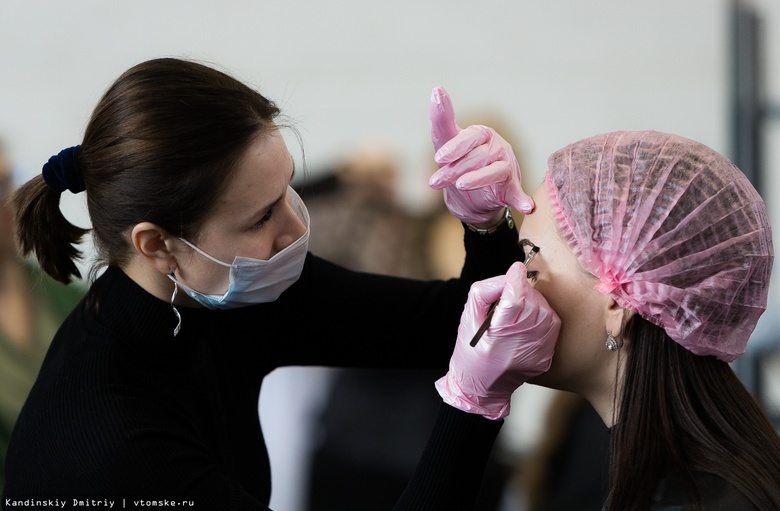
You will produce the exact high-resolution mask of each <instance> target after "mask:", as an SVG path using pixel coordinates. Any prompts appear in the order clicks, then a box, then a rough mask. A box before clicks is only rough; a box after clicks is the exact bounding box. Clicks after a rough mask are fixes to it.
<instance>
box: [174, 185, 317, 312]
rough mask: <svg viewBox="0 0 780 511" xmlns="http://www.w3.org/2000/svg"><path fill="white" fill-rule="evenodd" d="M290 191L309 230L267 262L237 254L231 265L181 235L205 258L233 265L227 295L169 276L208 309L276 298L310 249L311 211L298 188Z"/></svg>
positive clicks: (298, 273)
mask: <svg viewBox="0 0 780 511" xmlns="http://www.w3.org/2000/svg"><path fill="white" fill-rule="evenodd" d="M287 192H288V193H289V194H290V196H291V200H290V206H291V207H292V208H293V210H294V211H295V213H296V214H297V215H298V218H300V220H301V222H303V224H304V225H305V226H306V232H304V233H303V235H302V236H301V237H300V238H298V239H297V240H295V241H294V242H293V243H291V244H290V245H289V246H287V247H285V248H284V249H283V250H282V251H281V252H278V253H276V254H274V255H273V256H272V257H271V258H270V259H268V260H267V261H263V260H261V259H252V258H251V257H238V256H237V257H236V258H235V259H233V264H228V263H225V262H223V261H220V260H219V259H217V258H215V257H212V256H210V255H209V254H207V253H206V252H204V251H202V250H201V249H199V248H198V247H196V246H195V245H193V244H192V243H190V242H189V241H187V240H185V239H182V238H179V239H180V240H181V241H183V242H184V243H186V244H187V245H189V246H190V247H192V249H194V250H195V251H197V252H198V253H199V254H201V255H203V256H204V257H206V258H208V259H210V260H211V261H213V262H215V263H217V264H219V265H221V266H226V267H228V268H230V283H229V285H228V290H227V292H226V293H225V294H223V295H206V294H203V293H200V292H198V291H195V290H194V289H191V288H189V287H187V286H185V285H184V284H182V283H181V282H179V281H177V280H176V278H175V277H174V276H173V275H168V278H170V279H171V280H172V281H173V282H174V283H176V284H177V285H178V286H179V287H181V288H182V289H183V290H184V292H185V293H187V295H188V296H189V297H190V298H192V299H193V300H195V301H196V302H198V303H200V304H201V305H203V306H204V307H208V308H209V309H234V308H237V307H244V306H246V305H251V304H254V303H266V302H273V301H275V300H276V299H277V298H279V296H280V295H281V294H282V293H283V292H284V291H285V290H286V289H287V288H288V287H290V286H291V285H292V284H293V283H295V281H297V280H298V278H299V277H300V276H301V271H302V270H303V262H304V260H305V259H306V252H307V250H308V248H309V226H310V220H309V211H308V210H307V209H306V205H305V204H304V203H303V200H301V198H300V197H299V196H298V194H297V193H295V190H293V189H292V188H288V190H287Z"/></svg>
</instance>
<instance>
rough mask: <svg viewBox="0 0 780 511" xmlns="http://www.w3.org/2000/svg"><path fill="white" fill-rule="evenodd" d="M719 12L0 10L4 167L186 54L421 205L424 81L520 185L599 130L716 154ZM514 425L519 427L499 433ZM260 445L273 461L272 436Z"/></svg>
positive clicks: (721, 74) (708, 7) (771, 38)
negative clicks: (370, 149) (497, 133)
mask: <svg viewBox="0 0 780 511" xmlns="http://www.w3.org/2000/svg"><path fill="white" fill-rule="evenodd" d="M755 4H756V5H758V6H760V8H761V9H762V11H763V13H764V16H765V24H766V26H765V28H766V30H765V34H766V36H767V40H766V44H767V50H768V54H767V57H768V63H767V65H768V69H767V71H768V73H767V86H768V92H769V95H770V96H771V97H773V98H775V100H776V103H780V66H779V65H777V63H778V62H779V60H778V59H780V27H778V24H779V23H780V2H777V1H776V0H760V1H756V2H755ZM729 5H730V3H729V1H728V0H683V1H680V0H656V1H654V2H638V1H620V0H589V1H586V2H584V1H576V0H547V1H544V2H541V1H532V0H482V1H480V2H475V1H473V0H472V1H465V0H414V1H410V0H397V1H394V2H374V1H370V0H369V1H366V0H333V1H329V2H327V1H320V0H297V1H295V0H289V1H275V2H272V1H265V2H261V1H250V0H221V1H216V0H211V1H209V0H134V1H132V2H121V3H120V2H111V1H106V0H71V1H69V2H61V1H54V0H48V1H43V0H0V78H1V79H0V137H1V138H3V139H5V141H6V142H7V144H8V146H9V149H10V152H11V155H12V157H13V158H15V160H16V161H17V162H20V163H24V164H26V165H27V167H28V168H30V169H39V168H40V165H41V164H42V163H43V162H45V161H46V160H47V159H48V158H49V156H51V155H52V154H55V153H57V152H59V150H60V149H62V148H65V147H68V146H71V145H74V144H77V143H79V142H80V139H81V136H82V134H83V130H84V127H85V125H86V122H87V119H88V117H89V115H90V113H91V109H92V108H93V106H94V105H95V103H96V102H97V100H98V98H99V97H100V95H101V94H102V92H103V91H104V90H105V88H106V87H107V86H108V85H109V84H110V83H111V82H112V80H113V79H114V78H116V77H117V76H118V75H119V74H120V73H121V72H122V71H124V70H125V69H126V68H128V67H130V66H131V65H133V64H135V63H137V62H139V61H142V60H145V59H148V58H152V57H158V56H185V57H192V58H196V59H200V60H205V61H208V62H213V63H216V64H218V65H220V66H221V67H223V68H224V69H226V70H228V71H229V72H231V73H232V74H234V75H236V76H237V77H239V78H241V79H243V80H245V81H247V82H249V83H251V84H253V85H254V86H256V87H257V88H258V89H259V90H260V91H261V92H262V93H264V94H265V95H267V96H268V97H270V98H271V99H273V100H275V101H277V102H278V103H279V104H280V106H281V107H282V108H283V110H284V111H285V112H286V113H287V114H288V115H290V116H291V117H293V118H294V119H296V120H297V121H298V125H299V128H300V129H301V132H302V134H303V137H304V140H305V149H306V157H307V161H308V164H309V167H310V168H311V169H312V170H313V171H316V169H318V168H322V167H324V166H326V165H327V164H328V163H330V162H332V161H333V160H335V159H337V158H339V157H340V156H341V155H342V154H344V153H345V152H347V151H349V150H351V149H354V148H355V147H358V146H361V145H364V144H366V143H371V142H375V141H381V142H382V143H384V144H386V145H387V146H389V147H390V148H392V149H394V150H396V151H397V152H398V154H399V158H400V159H401V161H402V163H403V164H404V167H405V169H406V170H407V173H408V175H407V180H406V182H405V184H404V187H403V194H404V196H405V197H406V201H407V203H409V204H411V205H414V204H418V203H420V202H423V201H425V200H426V199H427V197H428V195H427V194H426V192H425V187H426V181H427V174H428V172H429V171H430V163H429V161H430V159H429V158H430V156H431V153H432V151H431V149H430V144H429V141H428V130H429V122H428V101H429V95H430V91H431V88H432V87H434V86H436V85H443V86H444V87H446V88H447V89H448V91H449V92H450V95H451V96H452V98H453V101H454V104H455V108H456V112H458V114H459V117H473V116H474V115H480V114H483V113H485V112H492V113H493V114H494V115H497V116H499V117H500V118H501V119H502V120H503V122H504V123H505V124H506V126H507V127H508V128H509V130H510V131H511V133H512V135H513V138H514V139H515V140H516V146H517V147H516V148H515V149H516V151H517V152H518V154H519V155H520V159H521V162H522V163H523V165H524V168H525V172H526V175H527V176H528V181H529V182H531V183H537V182H540V180H541V178H542V175H543V172H544V170H545V168H546V159H547V156H548V155H549V154H550V153H551V152H552V151H554V150H556V149H558V148H560V147H562V146H563V145H565V144H567V143H569V142H572V141H574V140H577V139H580V138H583V137H586V136H590V135H593V134H596V133H599V132H604V131H613V130H618V129H648V128H652V129H656V130H660V131H670V132H674V133H677V134H680V135H684V136H687V137H690V138H693V139H696V140H699V141H701V142H703V143H705V144H707V145H709V146H711V147H713V148H714V149H716V150H719V151H721V152H723V153H725V154H728V153H729V150H730V148H729V140H728V125H727V122H728V103H727V100H728V93H729V89H728V87H729V84H730V78H729V62H728V56H729V53H728V52H729V44H730V41H729V25H728V8H729ZM776 124H777V123H776ZM778 142H780V128H777V127H776V126H773V127H772V129H770V135H769V140H768V143H767V146H768V150H769V155H768V156H769V165H768V167H767V170H768V173H769V175H768V176H767V180H768V185H769V186H768V189H767V190H766V192H765V197H766V198H767V202H768V203H769V205H770V209H771V211H772V216H773V217H774V219H775V225H780V222H779V221H778V220H777V219H778V217H779V216H780V211H778V208H780V204H777V202H778V199H777V198H778V197H780V180H778V178H777V177H775V172H774V170H775V169H776V168H777V166H778V161H780V152H779V151H778V149H776V148H778V147H780V143H778ZM291 149H292V150H293V151H296V150H295V149H294V148H293V147H291ZM64 208H65V209H66V210H67V212H68V215H69V216H71V217H72V218H73V219H74V221H77V222H78V223H81V224H83V225H86V224H87V223H88V219H87V217H86V214H85V213H84V209H83V198H80V197H72V196H66V197H65V198H64ZM773 296H774V297H777V292H774V293H773ZM296 377H297V376H296ZM529 402H534V401H533V400H531V399H530V398H529ZM289 406H293V405H289ZM291 413H292V412H291ZM529 424H531V425H529ZM524 428H525V429H526V430H527V429H528V428H531V430H532V429H533V425H532V423H525V424H518V425H517V426H515V429H514V430H515V431H523V430H524ZM269 429H272V428H269ZM505 429H507V428H505ZM531 433H533V431H531ZM270 434H271V432H270V431H269V435H270ZM526 438H527V437H526ZM269 442H270V443H271V444H272V445H271V447H272V456H274V455H275V454H274V451H273V449H274V448H275V447H274V446H275V445H277V443H278V445H283V444H284V438H283V437H279V438H278V439H277V438H269ZM277 463H279V464H280V463H281V462H275V465H274V470H275V471H276V472H278V473H276V472H275V478H276V479H275V483H276V484H275V488H274V501H273V502H272V503H273V505H274V506H275V508H277V509H280V510H282V511H292V510H294V509H297V506H298V502H297V501H296V497H295V493H296V490H295V487H294V485H293V484H292V483H291V482H289V481H288V480H286V479H285V476H279V474H281V473H282V469H280V468H278V467H280V466H281V465H279V464H277ZM294 472H295V471H294V470H290V471H289V473H290V474H294Z"/></svg>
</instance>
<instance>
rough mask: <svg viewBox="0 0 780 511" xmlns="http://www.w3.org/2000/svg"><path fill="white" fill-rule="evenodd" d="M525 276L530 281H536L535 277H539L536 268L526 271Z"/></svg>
mask: <svg viewBox="0 0 780 511" xmlns="http://www.w3.org/2000/svg"><path fill="white" fill-rule="evenodd" d="M525 276H526V278H527V279H528V280H530V281H531V282H536V279H538V278H539V272H538V271H536V270H530V271H527V272H526V274H525Z"/></svg>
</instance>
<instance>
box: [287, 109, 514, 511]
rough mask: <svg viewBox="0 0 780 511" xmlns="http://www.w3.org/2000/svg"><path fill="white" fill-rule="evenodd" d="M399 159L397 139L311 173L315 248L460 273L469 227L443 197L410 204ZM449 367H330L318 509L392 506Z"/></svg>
mask: <svg viewBox="0 0 780 511" xmlns="http://www.w3.org/2000/svg"><path fill="white" fill-rule="evenodd" d="M474 124H476V123H474ZM495 124H497V123H492V124H491V126H493V125H495ZM501 134H502V136H504V134H503V133H501ZM504 138H505V139H506V137H505V136H504ZM399 165H400V164H399V162H398V160H397V157H396V155H395V154H394V153H393V152H392V151H391V150H390V149H389V148H386V147H384V146H382V145H379V144H373V145H370V146H366V147H363V148H361V149H359V150H356V151H354V152H353V153H351V154H349V155H347V156H346V157H345V158H344V159H343V161H341V162H340V163H339V164H337V165H334V167H333V168H332V169H330V170H328V171H327V172H323V173H321V174H324V176H323V177H321V178H319V179H317V180H307V181H306V182H305V183H304V184H303V185H302V186H301V188H300V190H299V193H300V195H301V197H302V198H303V199H304V200H305V202H306V205H307V207H308V208H309V212H310V213H311V217H312V235H311V238H310V240H309V243H310V247H311V249H312V250H313V251H314V252H316V253H317V254H319V255H321V256H322V257H325V258H327V259H330V260H332V261H334V262H337V263H339V264H343V265H344V266H346V267H348V268H351V269H354V270H358V271H367V272H372V273H379V274H383V275H395V276H399V277H406V278H416V279H424V280H429V279H435V278H454V277H457V275H458V273H459V271H460V268H461V267H462V265H463V259H464V256H465V253H464V251H463V227H462V226H461V225H460V222H459V221H458V220H457V219H456V218H454V217H453V216H452V215H450V214H449V212H448V211H447V209H446V208H445V207H444V203H443V201H442V200H441V197H435V199H436V200H435V201H434V205H433V207H430V208H427V209H424V210H422V211H417V212H410V211H408V210H407V209H405V208H404V207H403V206H402V205H401V203H400V201H399V200H398V195H399V193H400V190H401V183H400V180H401V176H402V172H401V169H400V166H399ZM432 195H435V194H432ZM355 219H360V221H359V222H356V221H355ZM440 376H441V371H439V370H437V369H395V370H389V369H388V370H385V371H369V370H360V369H334V370H332V371H331V374H330V375H329V377H330V378H329V385H328V391H327V394H326V400H325V402H324V403H322V405H321V407H317V408H316V410H315V411H316V412H318V413H319V420H320V422H319V427H317V424H315V427H314V430H313V432H312V435H311V436H312V438H313V439H314V446H313V447H314V449H313V452H312V458H311V468H310V477H309V495H308V499H307V500H308V509H309V510H310V511H327V510H334V511H335V510H339V511H350V510H355V511H357V510H360V511H362V510H363V509H365V503H366V501H367V500H366V499H367V498H368V497H369V496H370V497H371V501H372V502H373V503H374V505H375V506H376V509H390V508H391V507H392V506H393V504H394V503H395V502H396V501H397V499H398V497H399V495H400V494H401V493H402V492H403V489H404V487H405V486H406V483H407V481H408V480H409V478H410V477H411V476H412V474H413V473H414V469H415V466H416V465H417V461H418V459H419V455H420V452H421V451H422V449H423V447H424V446H425V443H426V440H427V438H428V434H429V432H430V431H431V428H432V427H433V424H434V420H435V418H436V411H437V409H438V406H439V401H440V398H439V396H438V395H437V394H436V392H435V389H434V388H433V382H434V381H436V379H438V378H439V377H440ZM505 473H508V469H506V468H505V467H502V466H501V465H500V464H499V462H498V461H497V458H496V457H495V456H492V457H491V460H490V463H489V465H488V467H487V474H486V477H485V481H484V482H483V490H482V491H481V493H480V500H479V501H478V503H477V508H478V509H480V510H484V511H488V510H490V509H495V508H496V504H497V502H498V497H499V496H500V494H501V491H500V488H501V486H502V485H503V482H504V474H505Z"/></svg>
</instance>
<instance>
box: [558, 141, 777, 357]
mask: <svg viewBox="0 0 780 511" xmlns="http://www.w3.org/2000/svg"><path fill="white" fill-rule="evenodd" d="M546 179H547V190H548V193H549V195H550V199H551V204H552V209H553V215H554V216H555V221H556V224H557V225H558V228H559V230H560V232H561V234H562V235H563V237H564V239H565V240H566V241H567V243H568V244H569V247H570V248H571V249H572V251H573V252H574V254H575V255H576V256H577V259H578V260H579V262H580V264H581V265H582V266H583V267H584V268H585V269H586V270H587V271H589V272H590V273H592V274H593V275H595V276H596V277H598V278H599V280H600V281H601V282H600V283H599V284H598V285H597V286H596V289H598V290H599V291H601V292H603V293H609V294H610V295H612V296H613V297H614V298H615V300H616V301H617V302H618V303H619V304H620V306H621V307H623V308H625V309H629V310H631V311H634V312H635V313H637V314H639V315H640V316H642V317H643V318H645V319H647V320H648V321H650V322H652V323H654V324H656V325H658V326H660V327H662V328H663V329H664V330H665V331H666V333H667V334H668V335H669V336H670V337H671V338H672V339H674V340H675V341H676V342H678V343H679V344H680V345H682V346H683V347H685V348H686V349H688V350H689V351H691V352H693V353H695V354H697V355H714V356H716V357H717V358H719V359H721V360H724V361H726V362H731V361H733V360H734V359H735V358H737V357H738V356H740V355H741V354H743V353H744V352H745V346H746V344H747V340H748V337H749V336H750V334H751V332H752V331H753V329H754V328H755V326H756V322H757V321H758V318H759V316H761V314H762V313H763V312H764V310H765V309H766V303H767V294H768V289H769V275H770V272H771V269H772V260H773V257H774V256H773V249H772V233H771V228H770V226H769V221H768V218H767V212H766V207H765V206H764V202H763V201H762V199H761V197H760V196H759V195H758V192H756V190H755V189H754V188H753V186H752V185H751V184H750V182H749V181H748V179H747V178H746V177H745V175H744V174H743V173H742V172H741V171H740V170H739V169H738V168H737V167H736V166H735V165H734V164H733V163H731V162H730V161H729V160H728V159H727V158H725V157H724V156H722V155H720V154H718V153H717V152H715V151H713V150H712V149H710V148H708V147H706V146H704V145H702V144H700V143H698V142H694V141H693V140H688V139H685V138H682V137H679V136H676V135H670V134H666V133H659V132H656V131H642V132H616V133H607V134H603V135H597V136H595V137H592V138H588V139H585V140H581V141H579V142H576V143H574V144H571V145H569V146H567V147H565V148H563V149H561V150H559V151H557V152H555V153H553V154H552V155H551V156H550V159H549V171H548V172H547V176H546Z"/></svg>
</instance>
